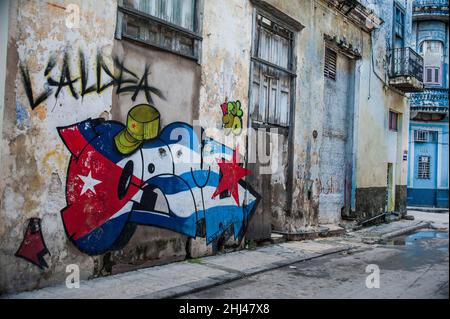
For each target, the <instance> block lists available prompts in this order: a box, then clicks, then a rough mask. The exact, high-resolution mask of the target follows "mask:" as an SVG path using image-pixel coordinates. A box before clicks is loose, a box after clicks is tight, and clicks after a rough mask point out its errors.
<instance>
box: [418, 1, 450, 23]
mask: <svg viewBox="0 0 450 319" xmlns="http://www.w3.org/2000/svg"><path fill="white" fill-rule="evenodd" d="M448 3H449V0H415V1H414V3H413V19H414V20H430V19H431V20H441V21H448V13H449V9H448Z"/></svg>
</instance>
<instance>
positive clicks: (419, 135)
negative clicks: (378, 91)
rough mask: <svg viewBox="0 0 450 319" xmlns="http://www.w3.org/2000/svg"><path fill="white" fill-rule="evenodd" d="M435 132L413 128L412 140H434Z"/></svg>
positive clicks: (421, 141) (422, 141) (423, 141)
mask: <svg viewBox="0 0 450 319" xmlns="http://www.w3.org/2000/svg"><path fill="white" fill-rule="evenodd" d="M436 133H437V132H433V131H426V130H414V142H420V143H426V142H435V141H436V138H437V137H436V135H437V134H436Z"/></svg>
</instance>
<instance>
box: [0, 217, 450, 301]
mask: <svg viewBox="0 0 450 319" xmlns="http://www.w3.org/2000/svg"><path fill="white" fill-rule="evenodd" d="M409 215H412V216H414V217H415V219H414V220H400V221H396V222H391V223H388V224H382V225H378V226H373V227H367V228H363V229H361V230H358V231H351V232H348V233H347V234H346V235H345V236H341V237H329V238H320V239H316V240H306V241H297V242H295V241H291V242H285V243H279V244H276V245H270V246H264V247H259V248H257V249H255V250H242V251H237V252H232V253H226V254H221V255H216V256H209V257H204V258H200V259H193V260H187V261H183V262H177V263H172V264H168V265H162V266H157V267H151V268H147V269H140V270H136V271H131V272H127V273H122V274H118V275H114V276H109V277H102V278H97V279H92V280H88V281H81V283H80V288H73V289H69V288H67V287H66V286H65V284H64V285H59V286H52V287H46V288H43V289H40V290H34V291H31V292H23V293H19V294H14V295H6V296H0V298H20V299H28V298H33V299H35V298H52V299H59V298H63V299H71V298H83V299H94V298H145V299H146V298H192V299H194V298H227V299H230V298H371V299H372V298H448V277H449V270H448V218H449V217H448V213H424V212H418V211H417V212H416V211H411V212H409ZM411 232H412V233H413V234H412V235H405V233H408V234H410V233H411ZM369 265H371V266H369ZM368 266H369V269H368V268H367V267H368ZM373 267H376V268H377V269H378V270H379V277H378V278H379V288H368V287H367V285H366V281H367V280H368V279H367V278H368V276H370V278H371V279H373V278H374V277H373V276H374V275H376V274H377V271H376V269H375V271H374V268H373ZM366 271H368V272H366ZM377 282H378V281H377V280H372V281H370V282H369V286H373V285H374V284H375V283H377ZM375 286H376V284H375Z"/></svg>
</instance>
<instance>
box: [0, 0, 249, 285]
mask: <svg viewBox="0 0 450 319" xmlns="http://www.w3.org/2000/svg"><path fill="white" fill-rule="evenodd" d="M69 4H70V5H75V6H76V7H75V9H80V10H79V13H80V15H81V19H80V23H79V26H75V27H68V26H67V24H66V21H67V20H66V19H67V17H68V16H69V17H70V12H66V10H69V9H70V6H69ZM222 5H223V6H224V7H223V8H217V7H214V6H211V5H210V2H209V4H208V5H206V6H205V12H206V14H207V15H208V21H207V22H205V26H206V27H205V29H206V31H205V32H204V35H203V36H204V38H205V40H204V45H206V46H208V47H209V48H211V49H210V50H204V51H203V52H206V54H204V55H203V56H202V57H201V59H200V60H203V62H202V63H203V65H205V66H207V67H205V68H203V69H202V68H201V65H200V64H199V63H197V62H196V61H194V60H192V59H186V58H183V57H180V56H178V55H176V54H172V53H168V52H163V51H161V50H157V49H155V48H152V47H150V46H146V45H144V46H143V45H141V44H137V43H135V42H133V41H121V40H116V39H115V31H116V30H115V29H116V23H115V22H116V17H117V3H116V2H111V4H110V5H109V6H107V7H104V5H103V4H94V3H93V2H89V1H83V0H79V1H75V2H74V1H71V2H70V3H69V2H68V1H60V2H58V3H51V2H45V3H44V2H40V1H14V2H13V5H12V7H11V10H10V14H9V23H10V28H9V29H10V32H9V42H8V63H7V64H8V65H9V68H8V74H7V77H8V78H7V81H6V83H7V87H6V92H7V94H6V105H5V112H4V115H5V119H4V122H3V138H2V141H1V142H2V148H1V150H2V152H1V155H2V161H1V166H0V169H1V176H2V177H4V178H3V179H2V181H1V182H0V194H1V197H0V203H1V211H0V214H1V215H0V218H1V223H0V225H1V226H0V238H1V242H2V245H1V249H0V254H1V256H0V257H1V258H0V259H1V261H0V269H1V272H0V276H1V278H0V293H2V292H8V291H14V290H27V289H32V288H37V287H42V286H46V285H49V284H52V283H56V282H63V281H64V280H65V277H66V275H67V274H66V268H65V267H66V266H67V265H69V264H76V265H78V266H79V267H80V270H81V278H82V279H85V278H90V277H95V276H102V275H108V274H111V273H117V272H121V271H125V270H129V269H132V268H137V267H145V266H149V265H154V264H160V263H167V262H171V261H174V260H180V259H184V258H185V257H186V256H187V255H190V256H193V257H196V256H200V255H203V254H210V253H213V252H214V251H215V250H216V249H217V248H220V246H221V245H222V244H223V243H221V242H222V241H224V239H223V238H222V236H223V234H224V232H227V238H228V237H231V238H232V239H234V240H231V242H232V244H233V243H234V244H236V243H237V242H238V241H239V239H240V238H242V236H243V230H244V229H243V220H245V219H247V218H248V217H249V216H250V215H251V214H252V211H253V207H256V205H257V199H258V194H257V193H255V192H253V191H252V190H247V187H246V185H245V184H244V183H242V182H240V180H234V179H233V178H231V177H230V175H229V174H231V173H232V172H233V171H235V170H236V169H240V170H241V174H242V176H243V177H244V176H246V175H248V174H249V172H247V171H246V170H244V169H242V168H240V167H238V166H237V163H236V161H235V159H233V149H234V148H235V145H236V144H233V143H232V144H229V146H230V147H232V148H230V147H226V146H225V145H222V144H220V140H221V139H222V137H223V135H224V133H223V132H224V131H223V128H222V126H223V123H224V119H223V109H222V108H221V104H222V103H223V102H225V101H226V100H228V101H230V102H231V101H239V103H240V105H241V107H240V111H242V112H243V115H242V116H240V117H241V119H240V120H241V121H242V122H245V121H246V117H247V113H248V112H247V105H248V97H247V96H248V74H249V70H248V68H249V65H248V61H249V50H250V34H251V31H250V30H251V21H252V20H251V14H250V12H249V8H250V6H249V4H246V5H245V6H244V7H242V5H241V4H240V3H239V2H236V3H234V4H229V3H225V2H223V3H222ZM227 6H229V7H227ZM72 8H73V7H72ZM223 12H227V13H228V15H224V14H223ZM238 14H240V15H242V19H241V20H242V21H244V24H243V25H236V24H235V21H236V20H235V19H236V16H237V15H238ZM219 17H220V18H219ZM43 21H45V22H46V23H43ZM218 21H220V22H221V23H223V24H219V23H217V22H218ZM72 22H73V21H72ZM230 26H235V27H236V29H235V31H236V33H237V32H239V30H240V28H241V27H244V28H245V29H246V30H248V38H245V37H240V38H239V39H236V38H234V37H231V36H230V37H229V38H228V41H224V39H223V37H222V36H223V35H224V34H225V33H224V32H223V30H229V29H230ZM227 34H228V33H227ZM237 40H240V41H241V42H239V41H237ZM243 61H245V62H243ZM225 65H227V67H228V66H232V67H231V69H232V71H230V72H228V71H229V70H228V69H227V68H225ZM200 86H202V90H200ZM217 89H219V90H220V91H217ZM199 101H202V102H199ZM142 103H144V104H151V105H152V106H148V105H147V106H145V110H146V112H153V113H152V114H155V112H157V117H156V121H155V120H152V121H149V120H148V118H146V119H143V120H142V122H141V120H140V119H139V120H138V119H137V118H139V114H135V115H130V114H131V113H130V109H132V108H133V107H134V106H136V105H138V104H142ZM235 105H237V104H235ZM228 106H229V105H228ZM149 110H150V111H149ZM133 114H134V113H133ZM130 116H134V117H130ZM136 116H137V117H136ZM198 119H200V120H201V121H203V126H204V128H205V129H206V131H207V132H206V134H208V135H209V136H210V137H217V141H214V140H211V139H209V138H206V135H205V136H200V132H197V131H195V127H192V125H194V124H196V123H195V121H196V120H198ZM132 120H134V122H133V121H132ZM122 123H127V126H125V125H124V124H122ZM155 123H157V124H158V126H156V128H157V129H158V131H157V135H156V136H151V137H146V139H145V142H144V143H142V144H139V147H138V148H137V149H135V152H131V153H130V154H129V153H124V152H121V149H120V148H119V147H118V146H117V141H116V138H119V136H120V135H121V134H122V133H123V134H125V132H130V131H132V130H133V129H135V128H136V125H148V126H150V127H153V128H154V126H152V125H154V124H155ZM148 126H147V127H148ZM214 128H219V130H218V131H216V130H214ZM150 132H151V133H154V131H153V130H152V129H151V130H150ZM146 134H150V133H146ZM243 136H244V135H242V138H241V139H240V140H239V139H238V140H239V143H238V144H239V146H240V153H241V154H245V149H246V148H245V139H244V138H243ZM125 137H126V135H125ZM126 138H127V137H126ZM128 141H129V142H130V141H131V140H130V139H128ZM114 143H116V147H114V146H113V145H114ZM198 147H201V148H199V149H197V148H198ZM123 150H124V151H127V149H126V148H125V149H123ZM198 156H200V157H199V158H198ZM219 159H221V161H223V159H224V160H226V161H228V162H227V163H225V162H223V163H220V165H219ZM219 166H220V168H219ZM130 168H131V170H130ZM117 169H119V170H117ZM219 173H220V174H221V175H219ZM124 174H125V175H124ZM126 174H129V175H128V177H127V175H126ZM205 174H206V175H205ZM227 174H228V175H227ZM205 176H206V177H205ZM219 176H221V177H220V179H219ZM185 179H187V180H185ZM219 181H220V183H219ZM183 183H184V184H183ZM227 183H228V184H227ZM97 185H100V186H97ZM186 185H188V188H187V189H186ZM199 185H202V186H199ZM227 189H228V190H229V191H231V193H232V194H228V195H227V194H222V193H223V192H225V190H227ZM219 195H220V198H219ZM124 196H125V199H124ZM174 198H175V199H174ZM114 205H115V206H114ZM135 205H136V206H135ZM157 206H158V207H157ZM160 210H162V211H160ZM135 211H136V213H134V214H132V212H135ZM169 213H172V215H170V214H169ZM164 214H166V215H164ZM128 215H130V217H127V216H128ZM131 215H133V216H131ZM105 216H106V219H105ZM109 216H112V217H109ZM161 216H164V218H161ZM167 216H169V217H172V216H175V217H173V221H172V220H171V221H170V222H168V219H166V218H169V217H167ZM124 217H126V218H124ZM108 218H109V219H108ZM131 219H132V220H131ZM129 220H131V221H130V222H128V221H129ZM144 224H145V225H146V226H138V225H144ZM152 226H156V227H152ZM165 229H171V230H165ZM229 230H231V232H230V231H229ZM233 232H234V233H233ZM188 237H189V238H188ZM196 237H197V239H194V238H196ZM202 237H206V238H205V239H202ZM24 238H25V239H24ZM22 239H24V241H22ZM20 241H22V244H20ZM30 243H31V244H30ZM15 254H16V255H17V257H19V256H20V257H23V258H17V257H16V256H15Z"/></svg>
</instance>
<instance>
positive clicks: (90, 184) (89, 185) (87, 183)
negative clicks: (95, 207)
mask: <svg viewBox="0 0 450 319" xmlns="http://www.w3.org/2000/svg"><path fill="white" fill-rule="evenodd" d="M78 177H79V178H81V179H82V180H83V183H84V185H83V189H82V190H81V195H83V194H84V193H86V192H87V191H88V190H91V191H92V192H93V193H94V194H95V188H94V186H95V185H97V184H100V183H101V182H102V181H99V180H97V179H94V178H92V172H89V174H88V176H83V175H78Z"/></svg>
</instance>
